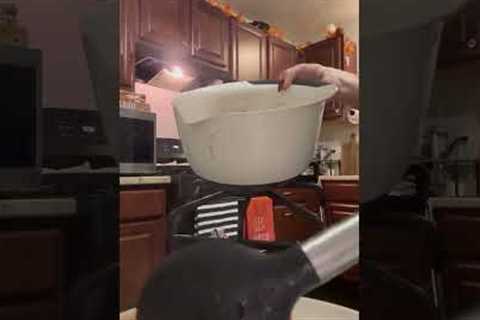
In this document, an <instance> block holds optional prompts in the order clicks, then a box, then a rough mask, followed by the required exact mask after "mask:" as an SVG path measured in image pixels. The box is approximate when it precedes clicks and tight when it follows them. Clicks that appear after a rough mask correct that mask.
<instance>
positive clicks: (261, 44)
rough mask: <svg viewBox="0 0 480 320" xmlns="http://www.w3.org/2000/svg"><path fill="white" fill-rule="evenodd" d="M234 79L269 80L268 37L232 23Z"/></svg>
mask: <svg viewBox="0 0 480 320" xmlns="http://www.w3.org/2000/svg"><path fill="white" fill-rule="evenodd" d="M232 55H233V66H232V69H233V77H234V78H235V80H265V79H267V35H266V34H265V33H264V32H262V31H261V30H258V29H257V28H254V27H252V26H249V25H246V24H240V23H237V22H236V21H232Z"/></svg>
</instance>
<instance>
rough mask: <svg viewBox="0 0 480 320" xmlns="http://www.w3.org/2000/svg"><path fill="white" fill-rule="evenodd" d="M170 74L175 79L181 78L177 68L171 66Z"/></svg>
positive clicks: (179, 69) (181, 73) (180, 70)
mask: <svg viewBox="0 0 480 320" xmlns="http://www.w3.org/2000/svg"><path fill="white" fill-rule="evenodd" d="M170 74H171V75H172V76H173V77H174V78H177V79H179V78H183V71H182V69H181V68H180V67H178V66H173V67H172V69H171V70H170Z"/></svg>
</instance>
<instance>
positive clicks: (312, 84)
mask: <svg viewBox="0 0 480 320" xmlns="http://www.w3.org/2000/svg"><path fill="white" fill-rule="evenodd" d="M247 82H248V83H250V84H254V85H262V84H274V85H278V81H276V80H252V81H247ZM292 84H294V85H298V86H307V87H322V86H325V85H327V84H326V83H323V82H318V81H305V80H294V81H293V83H292Z"/></svg>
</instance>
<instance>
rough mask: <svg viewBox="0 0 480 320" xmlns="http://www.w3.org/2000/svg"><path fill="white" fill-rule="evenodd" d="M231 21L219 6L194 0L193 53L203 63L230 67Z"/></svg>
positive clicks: (221, 67)
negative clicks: (215, 6)
mask: <svg viewBox="0 0 480 320" xmlns="http://www.w3.org/2000/svg"><path fill="white" fill-rule="evenodd" d="M229 37H230V23H229V19H228V18H227V17H226V16H225V15H224V14H223V13H222V12H221V11H220V10H219V9H217V8H214V7H212V6H210V5H209V4H208V3H207V2H206V1H204V0H193V5H192V55H193V57H194V58H195V59H196V60H198V61H200V62H203V63H207V64H208V65H210V66H212V67H214V68H216V69H219V70H222V71H229V69H230V63H229V62H230V46H229Z"/></svg>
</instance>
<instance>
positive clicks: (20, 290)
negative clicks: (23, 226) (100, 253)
mask: <svg viewBox="0 0 480 320" xmlns="http://www.w3.org/2000/svg"><path fill="white" fill-rule="evenodd" d="M0 252H1V260H2V262H1V267H0V269H1V272H0V283H1V285H0V319H25V320H26V319H31V318H29V317H28V315H30V316H35V318H36V319H60V318H61V304H62V302H61V296H62V289H63V287H62V286H63V277H64V273H63V270H64V263H65V262H64V260H63V257H64V254H63V236H62V233H61V231H59V230H42V231H14V232H3V231H2V233H0ZM6 297H7V298H6ZM4 298H6V299H5V300H4ZM37 299H38V300H37ZM40 299H41V300H40Z"/></svg>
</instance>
